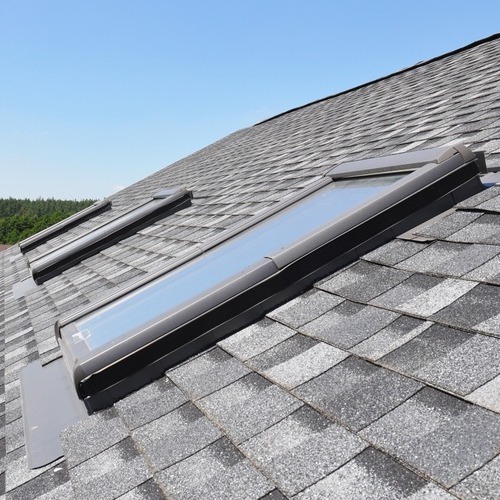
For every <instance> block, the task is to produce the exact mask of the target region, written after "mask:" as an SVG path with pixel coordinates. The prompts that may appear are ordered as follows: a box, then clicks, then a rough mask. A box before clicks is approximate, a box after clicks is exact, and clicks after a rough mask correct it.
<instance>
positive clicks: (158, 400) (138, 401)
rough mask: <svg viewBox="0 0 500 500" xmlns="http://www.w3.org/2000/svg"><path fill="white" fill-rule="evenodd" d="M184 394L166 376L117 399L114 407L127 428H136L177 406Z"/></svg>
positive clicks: (180, 403)
mask: <svg viewBox="0 0 500 500" xmlns="http://www.w3.org/2000/svg"><path fill="white" fill-rule="evenodd" d="M186 401H187V398H186V396H185V395H184V394H183V393H182V391H181V390H180V389H179V388H178V387H176V386H175V385H174V384H173V382H172V381H171V380H169V379H167V378H164V379H161V380H158V381H156V382H154V383H152V384H150V385H148V386H146V387H144V388H143V389H140V390H139V391H137V392H134V393H133V394H131V395H130V396H128V397H126V398H125V399H122V400H121V401H118V402H117V403H116V404H115V408H116V410H117V411H118V414H119V415H120V417H121V418H122V419H123V421H124V422H125V424H126V425H127V427H128V428H129V429H136V428H137V427H140V426H141V425H144V424H147V423H148V422H151V421H152V420H155V419H157V418H159V417H161V416H162V415H164V414H166V413H168V412H170V411H172V410H174V409H175V408H178V407H179V406H181V405H182V404H184V403H185V402H186Z"/></svg>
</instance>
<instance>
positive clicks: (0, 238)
mask: <svg viewBox="0 0 500 500" xmlns="http://www.w3.org/2000/svg"><path fill="white" fill-rule="evenodd" d="M94 201H95V200H80V201H77V200H56V199H54V198H48V199H44V198H37V199H36V200H29V199H18V198H0V244H7V245H9V244H14V243H17V242H19V241H21V240H23V239H25V238H27V237H28V236H31V235H32V234H35V233H38V232H39V231H41V230H42V229H45V228H46V227H49V226H51V225H52V224H55V223H56V222H59V221H60V220H63V219H65V218H66V217H69V216H70V215H71V214H74V213H75V212H78V211H79V210H82V209H84V208H85V207H88V206H89V205H91V204H92V203H94Z"/></svg>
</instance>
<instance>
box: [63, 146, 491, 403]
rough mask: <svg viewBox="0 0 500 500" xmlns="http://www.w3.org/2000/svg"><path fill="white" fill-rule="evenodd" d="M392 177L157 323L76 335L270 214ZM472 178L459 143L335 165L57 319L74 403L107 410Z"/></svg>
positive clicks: (438, 207)
mask: <svg viewBox="0 0 500 500" xmlns="http://www.w3.org/2000/svg"><path fill="white" fill-rule="evenodd" d="M395 172H407V173H408V175H406V176H405V177H403V178H402V179H400V180H398V181H397V182H395V183H394V184H392V185H390V186H389V187H388V188H387V189H384V190H383V191H381V192H380V193H379V194H377V195H375V196H373V197H371V198H370V199H368V200H366V201H365V202H362V203H361V204H360V205H358V206H356V207H355V208H354V209H351V210H349V211H348V212H347V213H343V214H340V215H339V216H337V217H333V218H332V220H331V221H329V222H328V223H325V224H321V225H320V226H319V227H318V228H317V230H315V231H313V232H309V233H308V234H307V236H306V237H304V238H300V239H299V240H298V241H295V242H294V243H293V244H290V245H286V246H285V247H284V248H278V249H275V250H274V251H272V252H270V253H268V254H266V255H265V256H263V258H260V257H259V258H256V260H255V263H254V264H253V265H250V266H249V267H247V268H245V269H244V270H243V271H242V272H241V273H240V274H239V275H238V276H236V277H231V278H228V279H227V280H225V281H224V280H223V281H221V282H219V283H215V284H214V286H213V287H212V288H210V289H209V290H204V291H203V293H202V294H201V295H198V296H192V297H191V298H190V299H187V300H186V301H184V302H183V303H182V304H179V305H178V306H175V307H174V308H173V309H171V310H168V309H167V310H165V311H164V314H163V316H162V317H159V316H158V315H155V316H154V317H153V316H152V317H151V318H150V320H149V321H144V322H143V324H140V325H137V326H134V327H133V328H132V329H131V330H129V331H128V332H127V334H126V335H120V334H118V335H116V336H112V337H111V339H108V340H107V341H106V342H104V343H103V344H99V343H97V344H96V345H92V343H89V338H88V335H89V334H88V332H86V331H80V330H79V326H78V325H85V322H86V321H87V322H88V321H89V320H88V318H92V317H94V318H95V317H99V318H105V317H106V315H109V317H114V316H113V315H114V314H117V313H116V311H118V310H119V307H118V306H120V304H122V305H123V303H127V301H128V300H130V301H131V304H133V301H134V300H144V301H145V302H144V307H147V300H148V297H147V293H148V289H150V288H151V287H153V288H154V287H155V286H157V285H158V283H160V282H163V281H162V280H168V279H174V278H172V277H173V276H176V273H178V272H181V270H182V269H183V266H192V265H197V264H195V263H196V262H199V260H200V259H208V260H209V259H210V258H211V255H216V253H217V251H218V249H220V248H222V247H223V246H224V244H225V243H227V244H230V243H231V240H232V239H235V238H238V237H240V235H244V232H245V231H252V230H254V229H255V228H258V227H259V225H260V224H261V222H262V221H264V222H262V223H263V224H265V223H266V221H267V220H271V219H272V216H273V215H274V214H278V213H279V214H283V213H285V214H286V212H287V211H290V210H293V209H294V205H295V204H296V203H301V201H300V200H302V202H304V203H307V202H308V201H307V200H308V197H312V196H314V195H315V194H314V193H318V192H319V191H321V190H322V189H324V188H325V186H328V185H332V183H335V182H337V181H336V180H335V179H339V178H340V179H343V180H342V181H340V182H344V180H345V179H355V178H358V179H359V178H360V177H361V178H362V177H364V176H376V177H375V178H380V176H385V175H388V174H392V175H393V174H394V173H395ZM410 172H411V173H410ZM479 172H480V167H479V165H478V162H477V161H476V158H475V156H474V154H473V153H471V152H470V151H469V150H468V149H467V148H465V147H463V146H459V145H457V146H453V147H452V146H447V147H443V148H435V149H433V150H428V151H425V152H418V153H405V154H402V155H393V156H391V157H384V158H379V159H374V160H361V161H359V162H350V163H346V164H342V165H339V166H337V167H335V168H334V169H332V170H331V171H329V172H328V173H327V174H326V177H325V178H324V179H321V180H320V181H318V182H317V183H316V184H315V185H314V186H311V187H310V188H308V190H307V191H306V192H303V193H301V194H299V195H298V196H297V197H295V198H294V199H292V200H288V201H287V202H285V203H281V204H278V206H275V207H273V208H271V209H269V210H267V211H266V212H265V213H263V214H260V215H259V217H256V218H255V219H253V220H252V221H250V222H247V223H245V224H241V225H240V226H239V227H238V228H236V229H234V230H233V231H231V232H229V233H227V234H226V235H224V236H223V237H222V238H220V240H218V241H217V242H214V243H212V244H210V245H205V246H203V247H202V248H201V249H198V250H196V251H194V252H193V253H192V254H190V255H188V256H186V257H185V258H184V259H182V260H180V261H179V262H177V263H175V264H174V265H172V266H171V267H169V268H168V269H167V270H164V271H163V272H162V273H161V275H155V276H152V277H149V278H148V279H145V280H141V281H139V282H137V283H136V284H135V285H134V286H133V287H130V288H128V289H126V290H123V291H120V292H119V293H118V294H115V295H113V296H111V297H109V298H108V299H106V300H105V301H101V302H100V303H98V304H95V305H94V306H93V307H92V308H86V309H83V310H81V311H80V312H79V313H77V314H75V315H71V316H69V317H66V318H64V319H62V320H61V321H59V322H58V324H57V325H56V336H57V339H58V341H59V343H60V345H61V349H62V351H63V357H64V360H65V363H66V366H67V368H68V371H69V373H70V376H71V377H72V379H73V382H74V385H75V388H76V390H77V392H78V394H79V396H80V397H81V398H82V399H84V400H85V403H86V405H87V408H89V410H90V411H93V410H96V409H99V408H102V407H105V406H108V405H110V404H112V402H114V401H115V400H117V399H119V398H120V397H123V396H124V395H125V394H127V393H129V392H131V391H132V390H134V389H136V388H138V387H140V386H142V385H144V384H146V383H148V382H149V381H150V380H152V379H154V378H156V377H158V376H161V374H162V373H163V371H164V370H165V369H167V368H168V367H170V366H172V365H174V364H176V363H178V362H181V361H183V360H184V359H186V358H187V357H188V356H191V355H193V354H195V353H196V352H199V351H200V350H202V349H204V348H206V347H207V346H209V345H212V344H213V343H215V342H216V341H217V340H219V339H220V338H222V337H224V336H226V335H228V334H230V333H231V332H233V331H235V330H237V329H238V328H240V327H242V326H244V325H246V324H248V323H249V322H251V321H253V320H255V319H257V318H258V317H260V316H262V315H263V314H264V313H265V312H266V311H267V310H269V309H270V308H272V307H274V306H276V305H277V304H279V303H282V302H283V301H285V300H287V299H288V298H290V297H292V296H293V295H296V294H297V293H300V292H301V291H303V290H304V289H306V288H307V287H308V286H310V285H311V284H312V282H313V281H314V280H316V279H318V278H319V277H321V276H324V275H326V274H328V273H329V272H331V271H333V270H335V269H338V268H339V267H341V266H342V265H345V264H346V263H347V262H349V261H352V260H354V259H355V258H357V257H358V256H359V255H361V254H363V253H365V252H366V251H368V250H371V249H373V248H374V247H376V246H378V245H380V244H382V243H384V242H385V241H388V240H389V239H391V238H393V237H394V236H396V235H397V234H399V233H401V232H404V231H405V230H407V229H409V228H411V227H413V226H414V225H416V224H418V223H420V222H422V221H423V220H426V219H428V218H430V217H432V216H433V215H435V214H436V213H439V212H441V211H442V210H444V209H447V208H450V207H451V206H453V205H454V204H455V203H457V202H458V201H460V200H462V199H464V198H465V197H468V196H470V195H471V194H472V193H474V192H478V191H479V190H481V189H483V187H482V184H481V182H480V180H479V176H478V174H479ZM353 182H358V181H353ZM214 252H215V253H214ZM151 300H154V299H151ZM117 307H118V309H117ZM120 307H121V306H120ZM85 318H87V320H86V319H85ZM117 321H119V319H117ZM113 335H114V334H113Z"/></svg>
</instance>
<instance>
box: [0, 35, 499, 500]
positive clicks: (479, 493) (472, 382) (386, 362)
mask: <svg viewBox="0 0 500 500" xmlns="http://www.w3.org/2000/svg"><path fill="white" fill-rule="evenodd" d="M499 81H500V38H498V36H495V37H491V38H489V39H487V40H484V41H482V42H479V43H477V44H474V45H472V46H469V47H466V48H464V49H461V50H459V51H456V52H454V53H452V54H449V55H445V56H443V57H441V58H438V59H435V60H432V61H429V62H427V63H424V64H421V65H418V66H416V67H414V68H409V69H408V70H405V71H403V72H400V73H397V74H394V75H391V76H389V77H387V78H385V79H381V80H378V81H376V82H372V83H370V84H367V85H366V86H362V87H359V88H356V89H353V90H352V91H349V92H345V93H342V94H339V95H336V96H333V97H330V98H327V99H325V100H322V101H319V102H316V103H313V104H311V105H308V106H305V107H302V108H298V109H296V110H292V111H291V112H289V113H286V114H283V115H280V116H278V117H275V118H273V119H271V120H268V121H266V122H263V123H261V124H258V125H256V126H253V127H250V128H247V129H244V130H240V131H238V132H235V133H234V134H232V135H230V136H228V137H226V138H224V139H222V140H220V141H218V142H216V143H215V144H213V145H211V146H209V147H207V148H205V149H203V150H201V151H199V152H197V153H195V154H193V155H191V156H189V157H187V158H185V159H184V160H181V161H179V162H177V163H175V164H173V165H171V166H169V167H167V168H165V169H163V170H161V171H159V172H157V173H156V174H154V175H152V176H150V177H148V178H146V179H144V180H143V181H141V182H138V183H137V184H134V185H133V186H131V187H129V188H127V189H124V190H123V191H120V192H119V193H117V194H116V195H114V196H113V197H111V199H112V201H113V209H112V210H111V211H109V212H106V213H103V214H102V215H100V216H98V217H96V218H94V219H91V220H89V221H86V222H85V223H82V224H81V225H80V226H78V227H76V228H74V229H72V230H70V231H68V233H66V234H63V235H61V236H59V237H57V238H54V239H53V240H50V241H49V242H47V243H46V244H44V245H43V246H41V247H38V248H37V249H35V250H33V251H32V252H30V253H29V254H28V256H27V257H28V258H31V257H33V256H34V255H36V254H38V253H41V252H43V251H46V250H48V249H50V248H51V247H55V246H58V245H60V244H61V243H62V242H63V241H69V240H71V239H72V238H74V237H75V235H77V234H82V233H84V232H85V231H87V230H88V229H90V228H92V227H94V226H95V225H97V224H99V223H102V222H103V221H104V220H108V219H109V218H111V217H114V216H116V214H117V213H119V212H121V211H125V210H127V209H129V208H130V207H132V206H134V205H136V204H137V203H139V202H141V201H144V200H146V199H148V198H149V197H150V196H151V195H152V194H154V193H155V192H157V191H158V190H160V189H162V188H165V187H168V186H174V185H183V186H186V187H187V188H189V189H192V190H193V192H194V199H193V205H192V206H191V207H190V208H187V209H184V210H182V211H180V212H178V213H176V214H175V215H173V216H170V217H168V218H166V219H164V220H162V221H160V222H156V223H154V224H153V225H151V226H150V227H148V228H146V229H143V230H141V231H140V232H139V233H137V234H136V235H134V236H131V237H129V238H127V239H125V240H122V241H121V242H120V243H118V244H115V245H114V246H112V247H110V248H108V249H106V250H104V251H102V252H101V253H100V254H98V255H96V256H94V257H91V258H89V259H86V260H85V261H83V262H82V263H80V264H78V265H76V266H74V267H73V268H71V269H69V270H67V271H65V272H64V273H63V274H61V275H60V276H57V277H54V278H52V279H50V280H49V281H47V282H45V283H44V284H43V285H40V286H38V287H36V288H34V289H31V290H28V291H27V292H26V294H25V296H24V297H20V298H15V297H14V295H13V293H12V286H13V285H14V284H16V283H18V282H20V281H21V280H23V279H24V278H27V277H28V276H29V268H28V263H27V258H26V256H23V255H21V254H20V253H19V252H18V250H16V248H11V249H8V250H6V251H3V252H1V253H0V319H1V321H0V324H1V327H0V328H1V330H0V334H1V339H2V344H3V348H2V352H1V358H0V367H1V368H2V373H3V377H4V386H3V401H2V409H3V412H2V423H1V425H0V428H1V429H2V432H3V434H2V438H1V444H2V448H1V450H2V455H4V458H3V459H2V469H3V473H2V485H1V487H2V490H3V489H5V493H6V497H7V498H13V499H17V498H19V499H23V500H26V499H29V498H44V499H53V498H65V499H67V498H83V499H88V498H92V499H96V500H98V499H101V498H102V499H110V498H122V499H128V500H132V499H134V500H135V499H141V498H144V499H146V498H148V499H150V498H151V499H154V498H164V497H169V498H249V499H250V498H253V499H258V498H262V497H264V496H265V497H266V498H269V499H279V498H293V497H295V496H296V495H298V497H300V498H367V499H375V498H381V499H382V498H383V499H390V498H398V499H399V498H412V499H417V498H425V499H428V498H442V499H445V498H454V497H460V498H462V497H463V498H499V497H500V494H499V492H500V293H499V290H500V289H499V285H500V186H499V187H497V186H494V187H491V188H489V189H487V190H485V191H483V192H482V193H480V194H478V195H475V196H474V197H472V198H470V199H469V200H466V201H465V202H462V203H460V204H459V205H458V206H457V207H456V208H455V209H454V210H451V211H450V212H448V213H447V214H444V216H443V217H440V218H438V219H436V220H433V221H430V223H429V224H427V225H424V226H422V227H419V228H418V229H417V230H415V238H413V239H412V238H397V239H395V240H393V241H391V242H389V243H388V244H386V245H384V246H382V247H380V248H378V249H376V250H375V251H373V252H371V253H369V254H367V255H365V256H363V257H362V258H361V259H359V260H358V261H356V262H354V263H352V264H351V265H349V266H347V267H346V268H344V269H341V270H339V271H338V272H336V273H335V274H333V275H331V276H328V277H326V278H325V279H323V280H321V281H320V282H318V283H316V284H315V286H314V287H313V288H312V289H311V290H309V291H307V292H306V293H305V294H303V295H302V296H299V297H297V298H296V299H294V300H292V301H290V302H288V303H286V304H284V305H282V306H281V307H279V308H278V309H276V310H274V311H272V312H270V313H269V314H268V315H267V316H266V317H265V318H263V319H261V320H260V321H258V322H257V323H255V324H253V325H250V326H249V327H247V328H245V329H243V330H241V331H239V332H237V333H235V334H234V335H232V336H230V337H228V338H226V339H225V340H223V341H221V342H219V343H218V345H217V346H214V347H213V348H211V349H209V350H207V351H206V352H203V353H201V354H200V355H198V356H196V357H194V358H193V359H190V360H188V361H186V362H185V363H183V364H182V365H180V366H177V367H175V368H173V369H171V370H169V371H168V372H167V373H166V374H165V376H164V377H163V378H161V379H160V380H157V381H155V382H153V383H151V384H150V385H148V386H146V387H144V388H143V389H141V390H139V391H137V392H135V393H133V394H131V395H130V396H128V397H126V398H125V399H123V400H121V401H119V402H117V403H116V404H115V405H114V406H113V407H111V408H109V409H107V410H104V411H102V412H98V413H96V414H94V415H92V416H90V417H89V418H87V419H85V420H83V421H81V422H79V423H77V424H75V425H73V426H71V427H69V428H68V429H66V430H65V431H64V432H63V433H62V436H61V439H62V443H63V448H64V450H65V457H64V458H62V459H60V460H58V461H57V462H55V463H53V464H50V465H49V466H47V467H45V468H41V469H36V470H30V469H28V467H27V460H26V453H25V447H24V435H23V420H22V410H21V398H20V387H19V372H20V370H21V369H22V368H23V367H24V366H26V365H27V364H28V363H29V362H31V361H33V360H36V359H40V360H41V361H42V362H44V363H45V362H48V361H50V360H52V359H54V358H56V357H58V356H60V352H59V349H58V346H57V343H56V341H55V339H54V333H53V325H54V323H55V321H56V320H57V319H58V318H60V317H61V316H62V315H64V314H66V313H69V312H72V311H75V310H76V309H78V308H79V307H82V306H84V305H86V304H89V303H91V302H92V301H95V300H97V299H99V298H100V297H102V296H105V295H106V294H108V293H110V291H113V290H116V288H117V287H122V286H125V285H127V284H128V283H130V282H131V281H133V280H134V279H137V278H139V277H141V276H144V275H145V274H147V273H151V272H154V271H157V270H159V269H161V268H162V266H165V265H166V264H167V263H169V262H170V261H171V260H172V259H175V258H177V257H179V256H181V255H183V254H184V253H185V252H187V251H188V250H190V249H192V248H193V246H194V245H197V244H199V243H200V242H206V241H208V240H209V239H211V238H213V237H215V236H216V235H218V234H219V233H221V232H222V231H225V230H226V229H227V228H229V227H231V226H232V225H234V224H235V223H236V222H238V221H241V220H243V219H246V218H249V217H251V216H252V215H254V214H256V213H257V212H258V211H259V210H261V209H263V208H265V207H268V206H270V205H272V204H274V203H276V202H277V201H280V200H282V199H284V198H285V197H287V196H290V195H292V194H294V193H296V192H298V191H299V190H301V189H303V188H304V187H306V186H307V185H308V184H309V183H310V182H312V181H313V180H315V179H317V178H318V177H319V176H320V175H321V174H322V173H323V172H325V171H326V170H328V169H330V168H331V167H332V166H334V165H335V164H338V163H340V162H343V161H347V160H355V159H361V158H368V157H375V156H381V155H387V154H390V153H397V152H404V151H411V150H416V149H424V148H430V147H434V146H441V145H444V144H448V143H450V142H454V141H457V140H459V141H462V142H464V143H465V144H467V145H470V146H471V148H472V149H473V150H483V151H485V154H486V162H487V166H488V168H489V169H491V170H497V169H500V84H499ZM1 493H3V491H2V492H1Z"/></svg>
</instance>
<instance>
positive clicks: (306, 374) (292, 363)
mask: <svg viewBox="0 0 500 500" xmlns="http://www.w3.org/2000/svg"><path fill="white" fill-rule="evenodd" d="M347 356H348V354H347V353H346V352H344V351H341V350H340V349H337V348H336V347H333V346H330V345H328V344H325V343H324V342H317V341H315V340H313V339H311V338H310V337H305V336H304V335H300V334H298V335H295V336H293V337H291V338H289V339H287V340H285V341H284V342H281V343H280V344H278V345H277V346H276V347H273V348H272V349H269V350H268V351H266V352H264V353H262V354H260V355H259V356H256V357H254V358H252V359H251V360H249V361H248V364H249V366H250V367H252V368H253V369H254V370H256V371H258V372H260V373H262V374H263V375H265V376H266V377H267V378H270V379H271V380H273V381H275V382H276V383H278V384H280V385H281V386H283V387H285V388H287V389H291V388H293V387H296V386H297V385H300V384H303V383H304V382H306V381H307V380H310V379H311V378H313V377H316V376H318V375H320V374H321V373H323V372H324V371H326V370H328V369H329V368H331V367H332V366H334V365H336V364H337V363H340V361H342V360H343V359H345V358H346V357H347Z"/></svg>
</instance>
